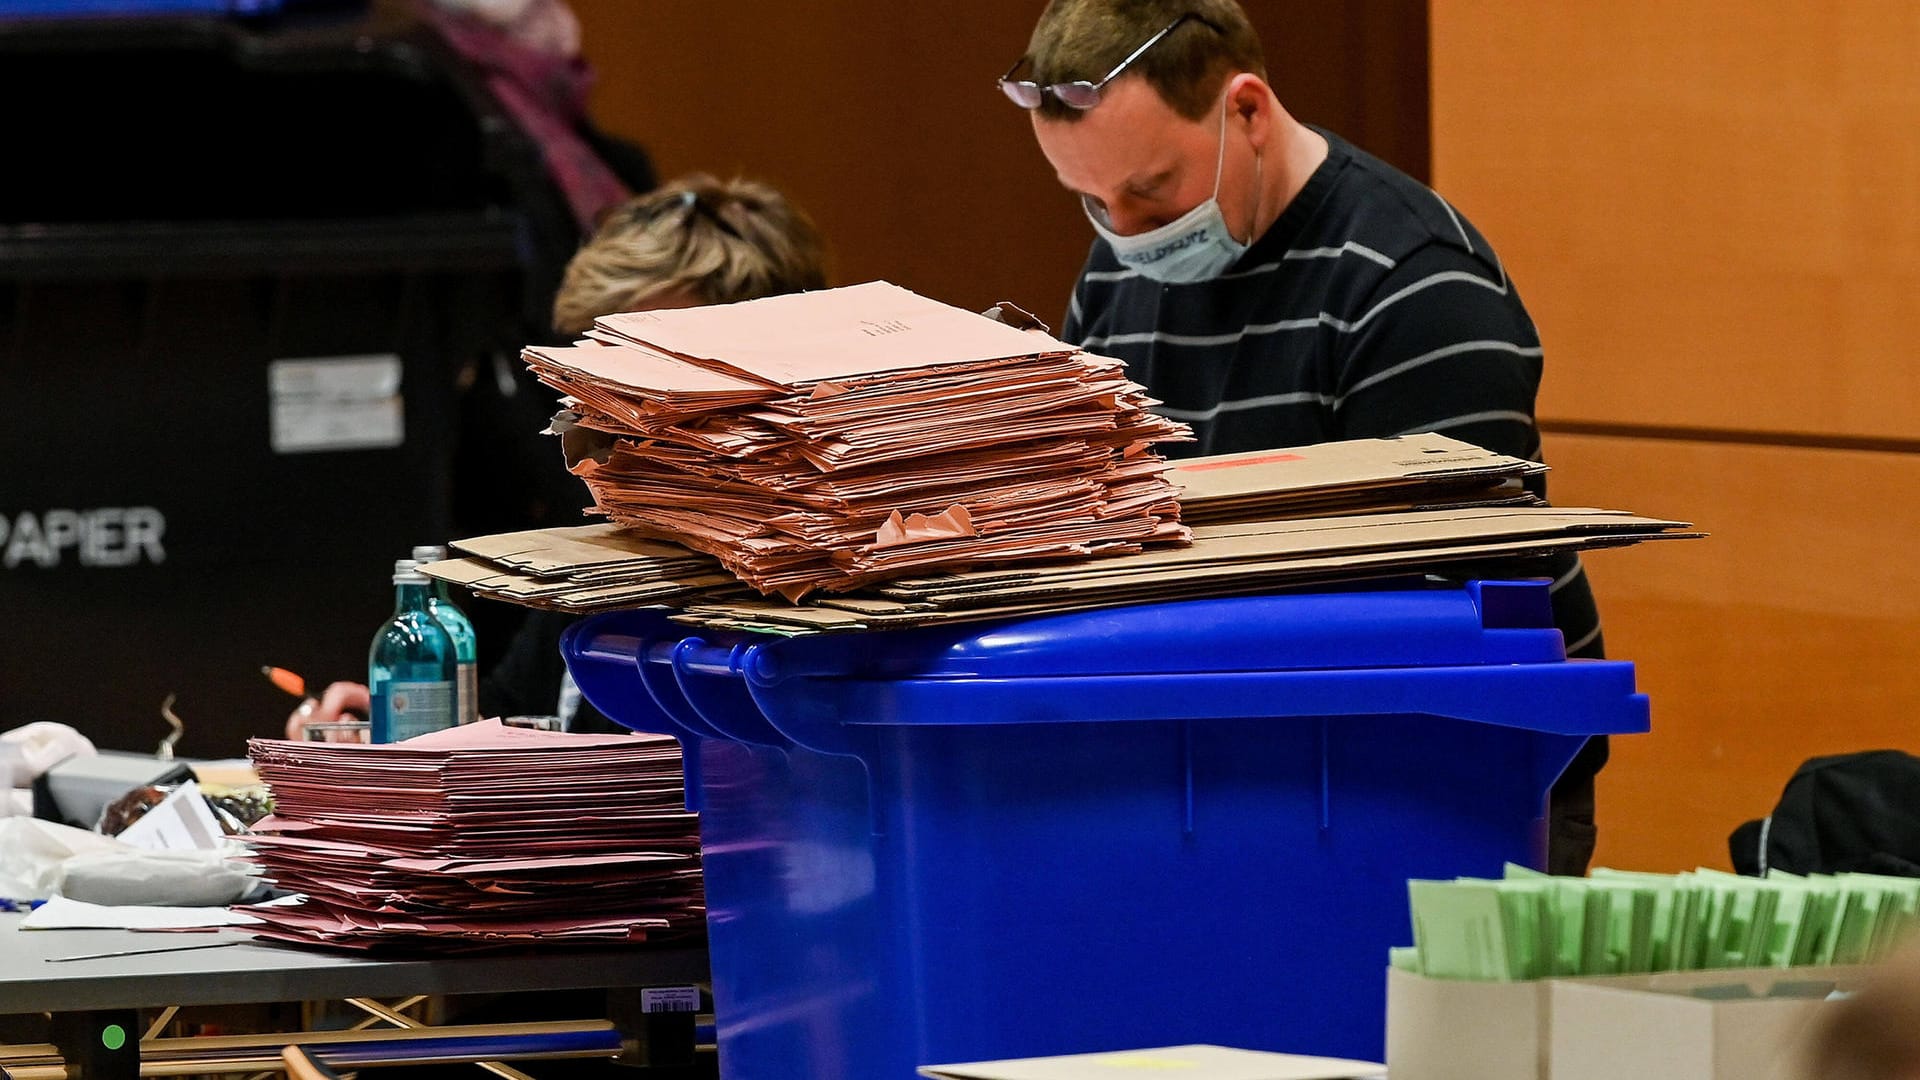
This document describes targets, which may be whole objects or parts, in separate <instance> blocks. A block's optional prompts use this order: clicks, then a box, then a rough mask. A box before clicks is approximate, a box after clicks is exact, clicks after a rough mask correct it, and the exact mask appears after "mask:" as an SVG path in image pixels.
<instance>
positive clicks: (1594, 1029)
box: [1387, 967, 1867, 1080]
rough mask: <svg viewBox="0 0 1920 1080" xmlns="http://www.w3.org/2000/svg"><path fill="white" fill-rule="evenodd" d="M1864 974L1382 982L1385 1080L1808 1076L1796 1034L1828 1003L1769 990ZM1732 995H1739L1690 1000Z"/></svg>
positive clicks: (1781, 1079)
mask: <svg viewBox="0 0 1920 1080" xmlns="http://www.w3.org/2000/svg"><path fill="white" fill-rule="evenodd" d="M1866 970H1867V969H1865V968H1862V967H1825V968H1789V969H1784V970H1783V969H1777V968H1742V969H1736V970H1722V971H1684V972H1666V973H1662V974H1657V975H1618V976H1608V977H1603V978H1587V979H1551V980H1543V981H1540V982H1531V983H1477V982H1460V981H1454V980H1446V979H1428V978H1425V977H1422V976H1419V975H1410V974H1407V973H1405V972H1400V971H1395V972H1391V973H1390V974H1389V976H1388V982H1387V1064H1388V1066H1389V1067H1390V1068H1391V1070H1392V1077H1393V1080H1622V1078H1625V1080H1817V1078H1815V1077H1812V1076H1811V1075H1810V1073H1809V1070H1808V1067H1807V1064H1806V1063H1805V1061H1804V1060H1803V1059H1802V1056H1801V1055H1802V1053H1803V1046H1802V1042H1803V1039H1804V1036H1805V1035H1806V1033H1807V1031H1808V1027H1809V1024H1810V1023H1811V1021H1812V1020H1813V1019H1814V1018H1815V1017H1816V1016H1818V1015H1819V1013H1820V1011H1821V1010H1822V1009H1823V1008H1826V1007H1827V1006H1828V1003H1827V1002H1826V1001H1824V1000H1821V999H1820V998H1818V997H1769V996H1767V995H1768V994H1769V993H1772V992H1775V991H1776V990H1787V989H1792V988H1793V985H1790V984H1794V985H1798V986H1801V987H1814V986H1829V985H1830V986H1831V987H1832V988H1835V989H1840V990H1849V989H1853V988H1855V987H1857V986H1858V985H1859V983H1860V981H1861V979H1862V978H1863V976H1864V975H1865V973H1866ZM1709 987H1710V988H1721V989H1737V988H1740V987H1744V988H1745V990H1744V993H1746V994H1748V995H1751V996H1747V997H1739V998H1703V997H1698V996H1694V992H1695V991H1696V990H1699V989H1701V988H1709Z"/></svg>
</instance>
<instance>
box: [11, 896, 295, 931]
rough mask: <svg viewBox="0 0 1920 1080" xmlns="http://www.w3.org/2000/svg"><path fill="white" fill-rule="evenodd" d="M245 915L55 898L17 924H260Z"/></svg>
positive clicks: (137, 926)
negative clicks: (91, 902)
mask: <svg viewBox="0 0 1920 1080" xmlns="http://www.w3.org/2000/svg"><path fill="white" fill-rule="evenodd" d="M259 921H260V920H259V919H256V918H254V917H253V916H251V915H248V914H246V913H245V912H241V911H235V910H233V909H231V908H224V907H144V906H138V905H128V906H124V907H110V906H108V905H106V904H89V903H87V902H85V901H84V900H69V899H67V898H66V897H64V896H56V897H54V898H53V899H51V900H48V901H47V902H46V903H44V904H41V905H40V906H39V907H37V908H34V909H33V911H32V912H30V913H28V915H27V917H26V918H24V919H22V920H20V929H22V930H195V929H200V928H202V927H214V926H252V925H255V924H257V923H259Z"/></svg>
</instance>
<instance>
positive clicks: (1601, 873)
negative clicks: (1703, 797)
mask: <svg viewBox="0 0 1920 1080" xmlns="http://www.w3.org/2000/svg"><path fill="white" fill-rule="evenodd" d="M1407 891H1408V897H1409V900H1410V901H1411V905H1412V910H1413V941H1414V943H1413V945H1412V946H1411V947H1408V948H1402V949H1395V950H1393V955H1392V962H1393V966H1394V967H1396V968H1399V969H1401V970H1404V971H1411V972H1417V973H1419V974H1423V975H1427V976H1429V977H1432V978H1438V979H1479V980H1490V981H1496V982H1510V981H1517V980H1524V979H1544V978H1554V977H1558V976H1569V975H1630V974H1638V973H1642V972H1651V971H1693V970H1702V969H1710V968H1739V967H1775V968H1784V967H1798V966H1802V965H1809V964H1858V963H1867V962H1870V961H1873V960H1877V959H1879V958H1880V957H1882V956H1883V955H1885V954H1886V953H1887V952H1888V950H1890V949H1891V948H1893V946H1894V945H1895V943H1896V942H1898V941H1900V940H1901V939H1902V938H1903V936H1904V935H1905V933H1906V931H1907V930H1908V929H1909V927H1910V926H1911V925H1912V924H1913V923H1914V922H1915V921H1916V919H1920V879H1914V878H1896V877H1880V876H1876V875H1873V874H1811V875H1808V876H1806V877H1799V876H1796V875H1793V874H1783V873H1779V872H1777V871H1776V872H1774V873H1772V874H1770V875H1769V876H1767V877H1765V878H1751V877H1739V876H1736V875H1733V874H1728V873H1723V872H1721V871H1718V870H1694V871H1691V872H1688V873H1683V874H1638V873H1628V872H1624V871H1618V870H1595V871H1594V872H1593V874H1592V876H1591V877H1586V878H1563V877H1548V876H1547V875H1545V874H1541V873H1539V872H1537V871H1533V870H1528V869H1526V868H1524V867H1519V866H1511V865H1510V866H1508V867H1507V870H1506V876H1505V877H1504V878H1501V879H1489V878H1460V879H1458V880H1455V881H1411V882H1408V883H1407Z"/></svg>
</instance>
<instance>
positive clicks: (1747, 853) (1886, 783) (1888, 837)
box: [1727, 750, 1920, 877]
mask: <svg viewBox="0 0 1920 1080" xmlns="http://www.w3.org/2000/svg"><path fill="white" fill-rule="evenodd" d="M1727 846H1728V848H1729V849H1730V852H1731V854H1732V856H1733V868H1734V869H1735V870H1737V871H1739V872H1740V873H1742V874H1746V875H1749V876H1765V874H1766V872H1767V871H1768V870H1769V869H1773V870H1784V871H1787V872H1788V873H1794V874H1834V873H1845V872H1855V873H1867V874H1891V875H1894V876H1896V877H1920V758H1917V757H1914V756H1913V755H1912V754H1908V753H1905V752H1904V751H1900V750H1869V751H1865V752H1862V753H1857V754H1835V755H1833V756H1831V757H1819V758H1812V759H1809V760H1808V761H1807V762H1806V763H1805V764H1803V765H1801V766H1800V768H1799V771H1797V772H1795V773H1794V774H1793V779H1791V780H1789V781H1787V786H1786V790H1784V791H1782V792H1781V793H1780V802H1779V805H1777V806H1775V807H1774V808H1773V814H1772V815H1771V816H1770V817H1766V818H1762V819H1761V820H1759V821H1749V822H1747V823H1746V824H1744V825H1742V826H1740V827H1739V828H1737V829H1735V830H1734V831H1733V835H1732V836H1730V837H1728V838H1727Z"/></svg>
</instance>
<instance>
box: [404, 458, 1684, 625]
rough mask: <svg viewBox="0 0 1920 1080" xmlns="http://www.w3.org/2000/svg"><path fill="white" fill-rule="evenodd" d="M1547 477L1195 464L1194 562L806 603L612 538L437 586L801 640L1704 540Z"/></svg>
mask: <svg viewBox="0 0 1920 1080" xmlns="http://www.w3.org/2000/svg"><path fill="white" fill-rule="evenodd" d="M1544 468H1545V466H1543V465H1540V464H1538V463H1536V462H1530V461H1523V460H1520V459H1518V458H1512V457H1507V456H1504V455H1501V454H1496V453H1493V452H1491V451H1488V450H1483V449H1481V448H1479V447H1476V446H1473V445H1470V444H1468V443H1463V442H1459V441H1458V440H1454V439H1449V438H1446V437H1444V436H1440V435H1433V434H1426V435H1409V436H1404V437H1401V438H1397V439H1361V440H1353V441H1349V442H1336V443H1322V444H1319V445H1315V446H1304V447H1295V448H1292V449H1289V450H1282V451H1272V452H1266V453H1260V454H1240V455H1228V456H1221V457H1212V458H1194V459H1189V460H1187V461H1184V462H1181V463H1180V464H1179V465H1178V466H1177V467H1175V468H1173V469H1172V470H1170V471H1168V472H1167V473H1166V474H1165V475H1166V476H1167V477H1168V478H1169V479H1170V480H1171V481H1172V482H1173V483H1174V484H1176V485H1177V486H1178V490H1179V492H1180V501H1181V506H1182V514H1183V515H1197V516H1199V517H1201V518H1203V519H1205V520H1207V521H1209V522H1211V523H1210V524H1204V525H1198V526H1196V527H1194V529H1193V530H1192V534H1193V539H1192V543H1191V544H1190V545H1189V546H1186V547H1166V548H1161V549H1157V550H1149V551H1136V552H1132V553H1128V554H1116V555H1112V556H1111V557H1107V558H1100V559H1087V558H1080V559H1062V560H1052V561H1034V562H1020V563H998V562H996V561H994V560H991V559H987V560H982V565H976V566H972V567H967V568H961V569H954V570H950V571H945V572H936V573H930V574H929V573H920V574H913V575H908V574H904V573H903V574H899V575H898V576H894V577H891V578H888V579H886V580H881V581H875V582H874V583H871V584H869V585H868V586H866V587H865V588H862V589H859V590H856V591H852V592H845V593H827V594H821V595H817V596H815V597H813V598H811V599H810V600H809V601H808V602H806V603H800V604H794V603H787V602H784V601H781V600H777V599H767V598H761V597H756V596H752V595H750V594H748V593H746V592H745V591H744V590H742V589H741V588H739V587H738V583H737V582H734V581H733V580H732V579H731V577H730V576H728V575H725V574H721V573H719V572H718V566H717V564H715V563H712V562H700V561H694V562H679V563H674V562H672V561H671V560H670V559H669V558H667V556H670V555H671V554H672V553H673V552H676V551H679V552H682V553H685V552H684V549H681V548H677V547H676V546H674V545H671V544H661V543H653V542H648V541H644V540H640V539H638V538H637V537H635V536H634V535H633V534H632V533H630V532H629V533H622V532H620V531H619V530H617V529H609V528H608V527H605V526H600V527H589V528H587V529H581V530H552V529H549V530H541V531H536V532H529V533H514V534H507V535H505V536H497V537H480V538H476V539H473V540H458V541H455V542H454V545H453V546H454V548H455V549H456V550H459V551H460V552H462V553H463V555H464V556H466V557H464V558H461V559H456V560H450V561H449V562H445V563H435V564H431V565H429V566H427V567H426V568H425V569H426V571H427V573H429V574H433V575H434V576H437V577H441V578H444V579H446V580H449V581H455V582H459V583H461V584H465V585H468V586H469V587H472V588H474V589H475V590H476V591H478V592H480V593H482V594H483V595H489V596H495V597H498V598H501V599H506V600H510V601H513V602H516V603H521V604H527V605H530V606H539V607H552V608H558V609H561V610H567V611H583V612H584V611H592V610H602V609H607V608H615V607H632V606H637V605H640V604H645V603H666V604H671V605H673V606H676V607H680V608H682V609H683V614H682V615H681V616H680V618H681V619H682V620H683V621H687V622H691V623H695V624H698V625H704V626H711V627H717V628H729V629H753V630H767V631H773V632H778V633H789V634H791V633H816V632H822V631H836V630H867V629H880V628H884V627H902V626H919V625H925V624H929V623H938V622H958V621H972V620H980V619H991V618H1000V617H1006V616H1013V615H1025V614H1035V613H1042V612H1052V611H1071V610H1077V609H1085V608H1091V607H1106V606H1112V605H1116V604H1127V603H1137V602H1142V601H1150V600H1169V599H1185V598H1199V597H1209V596H1231V595H1240V594H1247V593H1258V592H1269V591H1272V590H1274V589H1278V588H1288V587H1297V586H1311V585H1325V584H1330V583H1337V582H1343V581H1353V580H1360V579H1366V578H1377V577H1382V576H1392V575H1404V574H1420V573H1425V572H1428V571H1444V570H1446V569H1448V568H1450V567H1459V566H1461V565H1462V564H1467V563H1476V564H1477V563H1480V562H1483V561H1485V560H1488V559H1506V558H1512V557H1516V556H1528V555H1541V554H1548V553H1552V552H1558V551H1580V550H1591V549H1595V548H1604V547H1617V546H1622V545H1626V544H1636V543H1640V542H1643V541H1647V540H1662V539H1684V538H1688V537H1693V536H1698V535H1700V534H1698V533H1693V532H1687V531H1685V529H1686V524H1685V523H1684V522H1678V521H1666V520H1661V519H1655V518H1645V517H1639V516H1636V515H1633V514H1628V513H1624V512H1621V511H1617V510H1598V509H1585V508H1567V507H1547V506H1540V505H1537V504H1535V500H1533V499H1532V497H1531V496H1529V495H1527V494H1526V492H1525V491H1524V489H1522V488H1521V487H1520V486H1519V485H1520V482H1521V481H1522V480H1523V479H1525V478H1526V477H1528V476H1531V475H1534V474H1536V473H1538V472H1540V471H1542V470H1543V469H1544ZM596 530H597V531H596ZM685 554H689V555H690V554H691V553H685ZM643 555H644V557H642V556H643Z"/></svg>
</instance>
